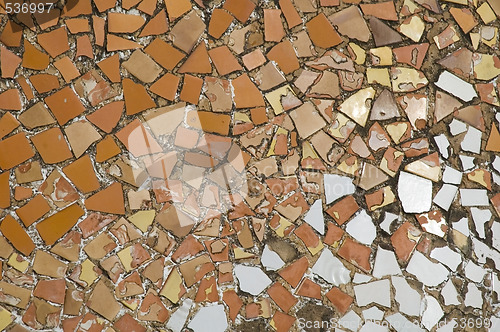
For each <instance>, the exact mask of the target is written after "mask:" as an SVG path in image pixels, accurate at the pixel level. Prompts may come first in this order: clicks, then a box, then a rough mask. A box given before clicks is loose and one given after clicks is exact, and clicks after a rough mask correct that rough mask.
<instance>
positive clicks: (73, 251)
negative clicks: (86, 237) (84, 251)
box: [50, 231, 82, 262]
mask: <svg viewBox="0 0 500 332" xmlns="http://www.w3.org/2000/svg"><path fill="white" fill-rule="evenodd" d="M81 241H82V236H81V234H80V233H78V232H77V231H70V232H69V233H68V234H66V235H65V236H64V237H63V239H62V240H61V241H60V242H59V243H57V244H56V245H55V246H54V247H53V248H52V249H51V250H50V251H51V252H52V253H54V254H56V255H59V256H61V257H62V258H64V259H66V260H68V261H70V262H76V261H78V259H79V257H80V244H81Z"/></svg>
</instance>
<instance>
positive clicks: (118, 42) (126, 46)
mask: <svg viewBox="0 0 500 332" xmlns="http://www.w3.org/2000/svg"><path fill="white" fill-rule="evenodd" d="M106 40H107V44H106V50H107V51H108V52H113V51H124V50H135V49H136V48H142V47H143V46H142V45H141V44H139V43H136V42H134V41H131V40H130V39H125V38H122V37H118V36H115V35H112V34H110V33H108V34H107V35H106Z"/></svg>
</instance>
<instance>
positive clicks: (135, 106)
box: [123, 78, 161, 115]
mask: <svg viewBox="0 0 500 332" xmlns="http://www.w3.org/2000/svg"><path fill="white" fill-rule="evenodd" d="M160 80H161V79H160ZM155 84H157V83H155ZM153 86H154V85H153ZM153 86H152V87H151V91H153ZM153 92H154V91H153ZM123 96H124V98H125V109H126V113H127V115H134V114H137V113H139V112H142V111H145V110H147V109H149V108H152V107H156V103H155V102H154V101H153V99H152V98H151V97H150V96H149V94H148V92H147V90H146V88H145V87H144V86H143V85H141V84H138V83H135V82H134V81H132V80H131V79H129V78H125V79H124V80H123Z"/></svg>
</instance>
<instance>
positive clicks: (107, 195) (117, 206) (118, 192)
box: [85, 182, 125, 214]
mask: <svg viewBox="0 0 500 332" xmlns="http://www.w3.org/2000/svg"><path fill="white" fill-rule="evenodd" d="M85 207H86V208H87V209H88V210H92V211H99V212H106V213H113V214H125V202H124V200H123V188H122V185H121V184H120V183H118V182H115V183H113V184H112V185H110V186H109V187H107V188H105V189H103V190H101V191H99V192H97V193H96V194H94V195H92V196H90V197H89V198H87V199H86V200H85Z"/></svg>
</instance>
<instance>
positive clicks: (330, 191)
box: [323, 174, 356, 204]
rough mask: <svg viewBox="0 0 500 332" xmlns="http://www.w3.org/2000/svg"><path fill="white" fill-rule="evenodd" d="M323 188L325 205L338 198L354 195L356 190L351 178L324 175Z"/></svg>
mask: <svg viewBox="0 0 500 332" xmlns="http://www.w3.org/2000/svg"><path fill="white" fill-rule="evenodd" d="M323 186H324V187H325V198H326V204H330V203H331V202H333V201H335V200H337V199H339V198H340V197H344V196H346V195H350V194H354V191H355V190H356V187H355V186H354V184H352V179H351V178H349V177H346V176H340V175H337V174H325V176H324V180H323Z"/></svg>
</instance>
